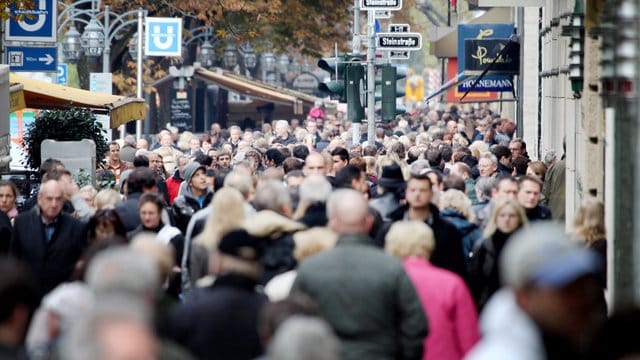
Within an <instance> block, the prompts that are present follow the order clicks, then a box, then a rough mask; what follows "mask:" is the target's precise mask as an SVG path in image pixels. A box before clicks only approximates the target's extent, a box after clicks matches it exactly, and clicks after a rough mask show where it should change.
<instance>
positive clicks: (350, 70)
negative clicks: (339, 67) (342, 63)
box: [346, 62, 365, 122]
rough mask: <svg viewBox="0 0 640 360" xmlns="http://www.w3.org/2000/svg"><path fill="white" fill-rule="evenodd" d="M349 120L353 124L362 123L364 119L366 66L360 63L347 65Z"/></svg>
mask: <svg viewBox="0 0 640 360" xmlns="http://www.w3.org/2000/svg"><path fill="white" fill-rule="evenodd" d="M346 72H347V74H346V77H347V85H346V86H347V89H346V92H347V119H348V120H351V122H360V121H361V120H362V119H364V106H363V104H362V101H361V100H362V94H363V92H364V88H365V86H364V66H362V65H361V64H360V63H359V62H358V63H356V62H353V63H349V64H348V65H347V71H346Z"/></svg>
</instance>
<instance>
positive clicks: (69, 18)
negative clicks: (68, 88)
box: [58, 0, 147, 139]
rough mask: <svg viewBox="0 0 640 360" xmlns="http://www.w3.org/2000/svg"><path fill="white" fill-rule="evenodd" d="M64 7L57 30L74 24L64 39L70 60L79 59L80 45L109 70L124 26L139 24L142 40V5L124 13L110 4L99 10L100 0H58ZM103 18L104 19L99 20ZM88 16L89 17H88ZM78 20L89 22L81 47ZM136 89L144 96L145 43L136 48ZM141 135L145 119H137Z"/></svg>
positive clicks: (86, 52) (81, 38) (64, 51)
mask: <svg viewBox="0 0 640 360" xmlns="http://www.w3.org/2000/svg"><path fill="white" fill-rule="evenodd" d="M88 3H90V4H91V9H83V8H82V5H84V4H88ZM59 4H60V5H61V6H63V7H64V9H63V10H62V11H61V12H60V13H59V15H58V24H59V25H58V32H60V31H61V30H62V29H64V28H65V25H66V24H67V23H68V22H71V28H70V29H69V30H68V31H67V33H66V34H65V36H64V40H63V45H62V46H63V53H64V55H65V57H66V58H67V59H68V60H69V61H70V62H72V63H73V62H77V61H78V59H79V58H80V49H82V50H83V51H84V55H85V56H87V57H91V58H100V57H102V72H104V73H109V72H110V60H111V59H110V57H111V42H112V41H113V40H114V39H115V38H116V35H117V34H119V33H121V32H122V31H123V30H124V28H125V27H127V26H130V25H134V24H137V27H138V29H137V30H138V33H137V42H138V44H141V43H142V31H143V22H144V16H146V14H147V11H146V10H143V9H137V10H129V11H126V12H124V13H122V14H116V13H114V12H111V11H110V8H109V5H105V7H104V11H102V12H101V11H100V10H99V9H100V4H101V0H79V1H74V2H73V4H72V5H65V4H64V3H59ZM99 18H101V19H102V21H100V20H99ZM87 19H89V20H87ZM75 21H79V22H82V23H84V24H86V26H85V28H84V32H83V33H82V35H80V36H79V40H80V48H78V46H77V40H78V35H79V32H78V31H77V29H76V28H75ZM136 62H137V70H138V74H137V89H136V90H137V91H136V96H137V97H139V98H141V97H142V47H141V46H139V47H138V51H137V59H136ZM141 135H142V122H141V120H137V122H136V136H137V138H138V139H139V138H140V136H141ZM124 136H125V127H124V125H121V126H120V137H121V138H124Z"/></svg>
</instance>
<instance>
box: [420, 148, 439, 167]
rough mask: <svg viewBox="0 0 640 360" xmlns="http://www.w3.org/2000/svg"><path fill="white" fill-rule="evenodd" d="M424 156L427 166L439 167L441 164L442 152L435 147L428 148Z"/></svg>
mask: <svg viewBox="0 0 640 360" xmlns="http://www.w3.org/2000/svg"><path fill="white" fill-rule="evenodd" d="M424 158H425V159H426V160H427V161H429V166H431V167H432V168H433V167H437V168H440V167H441V166H442V152H441V151H440V149H437V148H430V149H428V150H427V151H426V152H425V154H424Z"/></svg>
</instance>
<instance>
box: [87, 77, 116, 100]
mask: <svg viewBox="0 0 640 360" xmlns="http://www.w3.org/2000/svg"><path fill="white" fill-rule="evenodd" d="M89 90H90V91H93V92H97V93H102V94H109V95H111V94H112V93H113V75H112V74H111V73H94V72H92V73H91V74H89Z"/></svg>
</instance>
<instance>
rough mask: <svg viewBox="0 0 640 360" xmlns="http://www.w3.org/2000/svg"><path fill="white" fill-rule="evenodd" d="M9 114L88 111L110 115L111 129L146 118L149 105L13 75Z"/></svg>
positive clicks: (140, 100)
mask: <svg viewBox="0 0 640 360" xmlns="http://www.w3.org/2000/svg"><path fill="white" fill-rule="evenodd" d="M9 82H10V83H11V96H10V98H11V105H10V111H16V110H20V109H24V108H25V107H29V108H36V109H69V108H72V107H83V108H89V109H91V110H93V111H94V112H97V113H105V114H108V115H109V116H110V118H111V123H110V126H111V128H112V129H113V128H117V127H118V126H120V125H122V124H126V123H128V122H130V121H133V120H143V119H144V118H145V117H146V112H147V104H146V103H145V101H144V99H138V98H129V97H124V96H118V95H108V94H102V93H96V92H92V91H88V90H82V89H76V88H73V87H69V86H63V85H58V84H49V83H48V82H45V81H41V80H36V79H30V78H28V77H24V76H20V75H16V74H14V73H11V74H10V76H9Z"/></svg>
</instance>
